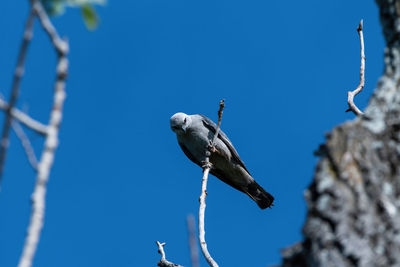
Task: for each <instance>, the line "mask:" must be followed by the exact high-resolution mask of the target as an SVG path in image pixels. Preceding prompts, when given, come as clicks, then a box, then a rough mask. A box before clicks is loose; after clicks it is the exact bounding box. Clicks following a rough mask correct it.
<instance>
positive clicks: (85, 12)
mask: <svg viewBox="0 0 400 267" xmlns="http://www.w3.org/2000/svg"><path fill="white" fill-rule="evenodd" d="M81 11H82V17H83V21H84V22H85V25H86V28H88V30H95V29H96V28H97V25H98V24H99V17H98V16H97V13H96V10H95V9H94V8H93V7H92V6H91V5H89V4H83V5H82V6H81Z"/></svg>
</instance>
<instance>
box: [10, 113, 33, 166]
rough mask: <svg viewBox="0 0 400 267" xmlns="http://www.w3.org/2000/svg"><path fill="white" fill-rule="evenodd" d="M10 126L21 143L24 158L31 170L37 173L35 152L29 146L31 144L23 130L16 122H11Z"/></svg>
mask: <svg viewBox="0 0 400 267" xmlns="http://www.w3.org/2000/svg"><path fill="white" fill-rule="evenodd" d="M11 126H12V128H13V130H14V132H15V134H16V135H17V137H18V138H19V140H20V141H21V144H22V147H23V148H24V150H25V153H26V156H27V158H28V161H29V163H30V164H31V166H32V168H33V169H34V170H35V171H37V166H38V162H37V158H36V155H35V151H34V150H33V147H32V145H31V142H30V141H29V138H28V136H27V135H26V134H25V132H24V129H22V127H21V125H20V124H19V123H18V122H17V121H14V120H13V121H12V122H11Z"/></svg>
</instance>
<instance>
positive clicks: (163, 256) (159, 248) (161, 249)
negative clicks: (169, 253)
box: [156, 241, 183, 267]
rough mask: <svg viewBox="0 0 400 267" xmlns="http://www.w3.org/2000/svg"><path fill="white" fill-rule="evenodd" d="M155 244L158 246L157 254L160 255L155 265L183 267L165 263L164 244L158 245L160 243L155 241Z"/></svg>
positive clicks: (168, 262)
mask: <svg viewBox="0 0 400 267" xmlns="http://www.w3.org/2000/svg"><path fill="white" fill-rule="evenodd" d="M156 244H157V246H158V253H160V254H161V259H160V261H159V262H158V263H157V265H158V266H160V267H183V266H182V265H178V264H175V263H172V262H170V261H167V259H166V257H165V252H164V246H165V243H160V242H158V241H156Z"/></svg>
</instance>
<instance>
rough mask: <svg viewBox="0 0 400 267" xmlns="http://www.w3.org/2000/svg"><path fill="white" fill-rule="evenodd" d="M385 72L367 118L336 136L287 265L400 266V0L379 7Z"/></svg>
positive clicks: (380, 0)
mask: <svg viewBox="0 0 400 267" xmlns="http://www.w3.org/2000/svg"><path fill="white" fill-rule="evenodd" d="M376 3H377V5H378V6H379V9H380V18H381V24H382V28H383V34H384V36H385V40H386V44H387V47H386V49H385V70H384V74H383V76H382V77H381V78H380V80H379V82H378V86H377V89H376V91H375V93H374V95H373V96H372V98H371V100H370V103H369V106H368V107H367V109H366V110H365V114H366V116H365V117H362V118H357V119H355V120H353V121H351V122H347V123H344V124H342V125H340V126H338V127H336V128H335V129H333V130H332V132H331V133H330V134H328V136H327V140H326V144H324V145H322V146H321V147H320V149H319V151H318V155H319V156H320V160H319V162H318V164H317V167H316V170H315V177H314V180H313V182H312V184H311V185H310V187H309V188H308V189H307V191H306V194H305V198H306V201H307V207H308V210H307V219H306V222H305V225H304V228H303V234H304V241H302V242H301V243H298V244H295V245H293V246H291V247H289V248H286V249H284V250H283V252H282V255H283V263H282V266H285V267H289V266H296V267H298V266H323V267H328V266H385V267H386V266H400V18H399V17H400V0H376Z"/></svg>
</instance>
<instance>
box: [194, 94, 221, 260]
mask: <svg viewBox="0 0 400 267" xmlns="http://www.w3.org/2000/svg"><path fill="white" fill-rule="evenodd" d="M224 107H225V103H224V100H221V101H220V102H219V110H218V126H217V130H216V131H215V134H214V138H213V140H212V141H211V140H210V146H209V148H208V150H207V152H206V158H205V160H204V166H203V179H202V183H201V195H200V200H199V201H200V209H199V241H200V247H201V251H202V252H203V255H204V258H205V259H206V261H207V262H208V264H209V265H210V266H212V267H218V264H217V263H216V262H215V260H214V259H213V258H212V257H211V255H210V252H209V251H208V249H207V243H206V238H205V235H206V233H205V229H204V228H205V227H204V214H205V210H206V196H207V181H208V173H209V172H210V169H211V167H212V165H211V163H210V156H211V152H213V150H214V149H215V147H214V146H215V141H216V140H217V138H218V134H219V131H220V127H221V121H222V112H223V110H224Z"/></svg>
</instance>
